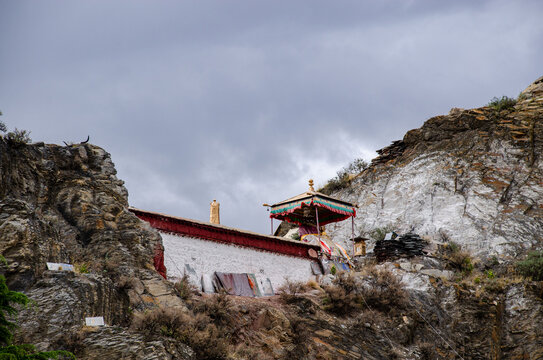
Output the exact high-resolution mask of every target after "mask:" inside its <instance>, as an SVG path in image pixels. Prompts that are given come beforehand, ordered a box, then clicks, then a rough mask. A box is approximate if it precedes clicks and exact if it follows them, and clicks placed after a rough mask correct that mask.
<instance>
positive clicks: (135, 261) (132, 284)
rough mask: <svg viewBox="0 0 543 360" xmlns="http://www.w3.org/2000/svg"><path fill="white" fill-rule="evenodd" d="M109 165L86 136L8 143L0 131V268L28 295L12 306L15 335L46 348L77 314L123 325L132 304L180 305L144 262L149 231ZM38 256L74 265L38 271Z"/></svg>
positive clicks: (152, 239) (71, 327) (155, 238)
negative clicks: (23, 303)
mask: <svg viewBox="0 0 543 360" xmlns="http://www.w3.org/2000/svg"><path fill="white" fill-rule="evenodd" d="M115 174H116V171H115V168H114V166H113V163H112V162H111V158H110V155H109V154H108V153H107V152H105V151H104V150H102V149H101V148H99V147H97V146H93V145H91V144H81V145H71V146H65V147H61V146H56V145H45V144H43V143H38V144H33V145H24V144H16V146H13V145H12V144H10V143H8V142H5V141H4V140H3V139H1V138H0V252H1V254H3V256H4V257H5V258H6V259H7V262H8V265H7V266H3V272H4V274H5V276H6V278H7V280H8V284H9V286H10V287H11V288H12V289H14V290H19V291H23V292H25V293H26V294H28V296H29V297H30V298H31V299H32V300H33V301H35V304H36V307H31V308H29V309H26V310H24V311H23V312H22V313H21V316H20V319H19V321H20V325H21V327H20V329H19V330H18V333H19V335H18V336H19V338H20V340H21V341H25V342H31V343H35V344H37V345H38V346H39V348H41V349H47V348H51V346H52V345H53V344H55V343H58V342H59V341H60V340H61V339H62V338H63V337H64V336H65V335H66V334H67V333H73V332H77V331H78V329H80V328H81V327H82V326H83V324H84V323H85V317H92V316H103V317H104V319H105V322H106V324H108V325H119V326H123V325H127V324H128V323H129V322H130V317H131V314H132V312H133V311H135V310H145V309H147V308H153V307H156V306H157V304H167V305H170V306H179V307H183V305H182V302H181V301H180V300H179V299H178V298H177V297H176V296H174V295H173V292H172V287H171V285H170V284H169V283H167V282H165V281H163V279H162V278H161V277H160V275H159V274H158V273H157V272H156V271H155V270H154V267H153V255H154V250H155V247H157V246H161V243H162V240H161V238H160V236H159V234H158V233H157V232H156V231H154V230H153V229H151V228H150V227H149V226H147V224H145V223H144V222H142V221H140V220H139V219H138V218H137V217H136V216H134V215H133V214H132V213H131V212H129V211H128V209H127V208H128V199H127V197H128V193H127V191H126V189H125V188H124V186H123V182H122V181H121V180H118V179H117V178H116V176H115ZM46 262H60V263H70V264H74V266H75V269H76V272H75V273H74V272H57V271H48V270H47V266H46ZM36 309H38V310H36ZM94 338H95V339H96V341H97V342H99V341H100V339H99V335H96V334H95V336H94ZM103 340H104V341H105V340H106V339H105V338H104V339H103ZM94 346H98V344H97V343H94ZM102 350H103V351H104V353H103V355H107V354H109V352H108V349H107V346H104V347H103V348H102ZM93 354H94V355H93V357H92V358H95V356H96V357H97V356H98V355H99V352H98V350H96V351H94V352H93ZM138 356H139V355H138ZM164 356H165V357H164ZM164 356H163V357H159V358H161V359H162V358H164V359H166V358H171V357H168V356H166V355H164ZM171 356H173V357H175V354H173V355H171ZM106 357H107V356H106ZM89 358H90V357H89ZM131 358H134V359H136V358H138V359H140V358H141V359H144V358H147V357H145V356H144V355H141V356H140V357H137V356H136V355H134V357H131Z"/></svg>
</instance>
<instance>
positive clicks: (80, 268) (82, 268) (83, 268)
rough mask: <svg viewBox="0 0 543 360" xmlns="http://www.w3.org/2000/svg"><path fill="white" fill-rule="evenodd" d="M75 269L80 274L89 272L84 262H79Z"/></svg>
mask: <svg viewBox="0 0 543 360" xmlns="http://www.w3.org/2000/svg"><path fill="white" fill-rule="evenodd" d="M77 271H78V272H79V273H80V274H88V273H89V266H88V265H87V264H85V263H83V264H80V265H79V266H78V268H77Z"/></svg>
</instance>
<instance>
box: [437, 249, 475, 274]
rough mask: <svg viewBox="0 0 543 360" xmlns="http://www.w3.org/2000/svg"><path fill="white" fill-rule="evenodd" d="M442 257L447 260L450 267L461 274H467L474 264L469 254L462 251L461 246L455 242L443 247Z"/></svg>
mask: <svg viewBox="0 0 543 360" xmlns="http://www.w3.org/2000/svg"><path fill="white" fill-rule="evenodd" d="M444 259H445V260H447V262H448V264H449V266H450V267H451V268H452V269H454V270H457V271H460V272H461V273H462V275H463V276H468V275H469V274H471V272H472V271H473V268H474V265H473V260H472V259H471V256H470V254H469V253H468V252H466V251H462V248H461V246H460V245H458V244H457V243H454V242H450V243H448V245H447V247H446V248H445V254H444Z"/></svg>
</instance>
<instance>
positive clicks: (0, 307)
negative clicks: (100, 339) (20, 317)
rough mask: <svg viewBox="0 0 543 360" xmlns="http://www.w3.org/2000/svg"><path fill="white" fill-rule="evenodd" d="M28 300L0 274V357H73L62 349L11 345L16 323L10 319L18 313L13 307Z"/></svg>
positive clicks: (39, 359) (26, 359)
mask: <svg viewBox="0 0 543 360" xmlns="http://www.w3.org/2000/svg"><path fill="white" fill-rule="evenodd" d="M0 262H2V263H5V259H4V258H3V257H2V256H0ZM29 302H30V300H29V299H28V297H27V296H26V295H25V294H23V293H20V292H17V291H11V290H10V289H9V288H8V286H7V284H6V278H5V277H4V276H3V275H0V344H1V345H3V346H0V359H6V360H7V359H9V360H30V359H36V360H48V359H75V356H74V355H73V354H72V353H70V352H68V351H63V350H57V351H46V352H40V351H36V348H35V347H34V345H30V344H23V345H12V343H11V341H12V340H13V334H12V331H13V330H14V329H15V327H16V324H15V323H14V322H12V321H10V320H11V319H12V318H13V317H15V316H16V315H17V313H18V310H17V309H16V308H15V307H14V306H16V305H23V306H26V305H28V304H29Z"/></svg>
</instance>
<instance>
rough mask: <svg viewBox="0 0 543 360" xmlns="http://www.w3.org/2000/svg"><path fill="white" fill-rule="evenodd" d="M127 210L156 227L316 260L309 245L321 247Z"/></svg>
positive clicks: (190, 235) (316, 247)
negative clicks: (310, 252) (310, 254)
mask: <svg viewBox="0 0 543 360" xmlns="http://www.w3.org/2000/svg"><path fill="white" fill-rule="evenodd" d="M130 211H132V212H133V213H134V214H135V215H136V216H137V217H138V218H140V219H141V220H144V221H146V222H148V223H149V224H150V225H151V227H153V228H155V229H157V230H161V231H167V232H171V233H175V234H180V235H185V236H189V237H195V238H200V239H205V240H212V241H216V242H220V243H225V244H232V245H238V246H244V247H248V248H255V249H259V250H264V251H269V252H273V253H280V254H284V255H290V256H297V257H302V258H307V259H310V260H315V259H313V258H311V257H310V256H309V250H310V249H314V250H315V251H317V253H318V252H320V250H321V249H320V246H318V245H310V244H306V243H302V242H296V241H288V240H282V239H280V238H278V237H275V236H266V235H261V234H256V233H250V232H245V231H243V230H236V229H232V228H226V227H222V226H217V225H213V224H206V223H201V222H196V221H191V220H189V219H183V218H178V217H170V216H167V215H163V214H157V213H152V212H147V211H143V210H138V209H134V208H130Z"/></svg>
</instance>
